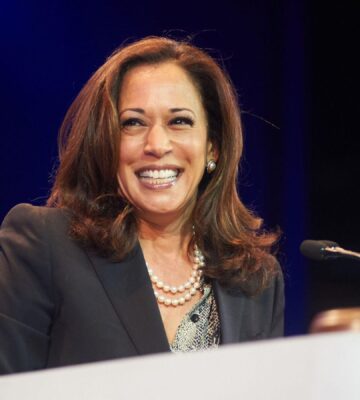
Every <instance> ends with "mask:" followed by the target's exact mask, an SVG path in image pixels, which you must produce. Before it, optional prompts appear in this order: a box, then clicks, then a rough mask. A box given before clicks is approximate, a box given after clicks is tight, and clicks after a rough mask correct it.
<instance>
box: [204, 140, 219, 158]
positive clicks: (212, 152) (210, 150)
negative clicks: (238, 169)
mask: <svg viewBox="0 0 360 400" xmlns="http://www.w3.org/2000/svg"><path fill="white" fill-rule="evenodd" d="M218 159H219V150H218V148H217V146H215V145H214V144H213V142H211V141H210V140H209V142H208V144H207V157H206V161H207V162H208V161H210V160H213V161H215V162H217V160H218Z"/></svg>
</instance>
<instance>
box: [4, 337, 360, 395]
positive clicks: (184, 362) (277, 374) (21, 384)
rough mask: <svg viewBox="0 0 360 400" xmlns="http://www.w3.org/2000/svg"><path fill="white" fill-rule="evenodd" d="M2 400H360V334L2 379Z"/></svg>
mask: <svg viewBox="0 0 360 400" xmlns="http://www.w3.org/2000/svg"><path fill="white" fill-rule="evenodd" d="M0 399H1V400H21V399H26V400H32V399H34V400H35V399H36V400H43V399H44V400H45V399H46V400H58V399H76V400H82V399H86V400H92V399H101V400H113V399H114V400H115V399H116V400H119V399H146V400H153V399H154V400H155V399H156V400H158V399H167V400H180V399H181V400H184V399H196V400H199V399H206V400H212V399H219V400H223V399H241V400H245V399H246V400H253V399H254V400H255V399H256V400H259V399H266V400H271V399H274V400H275V399H276V400H282V399H284V400H285V399H286V400H300V399H301V400H312V399H321V400H332V399H334V400H335V399H336V400H353V399H354V400H360V334H356V333H331V334H329V333H328V334H318V335H311V336H300V337H294V338H286V339H276V340H270V341H261V342H251V343H247V344H239V345H231V346H223V347H221V348H220V349H217V350H211V351H206V352H198V353H191V354H176V355H174V354H163V355H155V356H146V357H135V358H131V359H129V358H128V359H122V360H118V361H105V362H100V363H92V364H82V365H80V366H74V367H65V368H55V369H50V370H45V371H38V372H27V373H21V374H13V375H6V376H3V377H0Z"/></svg>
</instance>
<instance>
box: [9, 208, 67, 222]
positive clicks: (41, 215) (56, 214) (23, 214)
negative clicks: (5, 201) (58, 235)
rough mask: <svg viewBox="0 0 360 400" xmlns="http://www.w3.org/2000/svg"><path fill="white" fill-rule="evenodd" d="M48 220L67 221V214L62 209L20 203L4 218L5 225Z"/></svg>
mask: <svg viewBox="0 0 360 400" xmlns="http://www.w3.org/2000/svg"><path fill="white" fill-rule="evenodd" d="M48 218H52V219H54V218H55V219H56V218H57V219H66V218H67V213H66V211H65V210H64V209H61V208H54V207H46V206H33V205H32V204H29V203H20V204H17V205H16V206H14V207H13V208H11V209H10V211H9V212H8V213H7V214H6V216H5V218H4V223H7V222H8V221H11V222H13V221H22V222H25V221H29V222H32V221H33V222H37V221H39V220H40V219H48Z"/></svg>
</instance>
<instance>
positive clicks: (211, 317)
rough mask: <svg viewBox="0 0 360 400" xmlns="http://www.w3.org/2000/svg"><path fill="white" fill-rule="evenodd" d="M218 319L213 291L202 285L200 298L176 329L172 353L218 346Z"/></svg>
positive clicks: (209, 286) (171, 346) (171, 347)
mask: <svg viewBox="0 0 360 400" xmlns="http://www.w3.org/2000/svg"><path fill="white" fill-rule="evenodd" d="M219 343H220V320H219V313H218V310H217V305H216V301H215V296H214V291H213V289H212V286H211V285H210V284H208V285H205V286H204V294H203V296H202V298H201V299H200V300H199V301H198V302H197V303H196V304H195V305H194V307H193V308H192V309H191V310H190V311H189V312H188V313H187V314H186V315H185V317H184V318H183V320H182V321H181V323H180V325H179V326H178V329H177V331H176V334H175V337H174V340H173V342H172V343H171V345H170V350H171V351H172V352H174V353H183V352H189V351H198V350H205V349H209V348H214V347H218V346H219Z"/></svg>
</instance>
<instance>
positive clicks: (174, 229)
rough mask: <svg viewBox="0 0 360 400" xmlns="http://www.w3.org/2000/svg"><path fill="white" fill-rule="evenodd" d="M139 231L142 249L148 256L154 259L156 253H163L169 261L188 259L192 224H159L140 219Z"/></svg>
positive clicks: (163, 256)
mask: <svg viewBox="0 0 360 400" xmlns="http://www.w3.org/2000/svg"><path fill="white" fill-rule="evenodd" d="M138 233H139V241H140V244H141V247H142V250H143V252H144V254H145V256H147V257H148V258H150V259H152V260H153V259H154V258H155V257H156V255H157V256H160V255H161V257H162V258H165V259H167V260H168V261H169V262H170V261H173V262H174V261H176V260H177V261H178V262H179V259H183V260H186V259H188V246H189V242H190V240H191V235H192V227H191V224H189V223H186V224H184V223H182V224H180V223H179V222H176V223H171V224H167V225H159V224H155V223H153V222H149V221H146V220H139V221H138ZM149 261H150V260H149ZM153 261H155V260H153Z"/></svg>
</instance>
